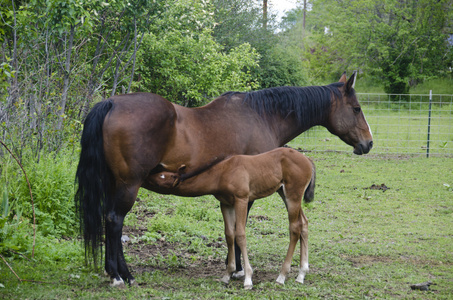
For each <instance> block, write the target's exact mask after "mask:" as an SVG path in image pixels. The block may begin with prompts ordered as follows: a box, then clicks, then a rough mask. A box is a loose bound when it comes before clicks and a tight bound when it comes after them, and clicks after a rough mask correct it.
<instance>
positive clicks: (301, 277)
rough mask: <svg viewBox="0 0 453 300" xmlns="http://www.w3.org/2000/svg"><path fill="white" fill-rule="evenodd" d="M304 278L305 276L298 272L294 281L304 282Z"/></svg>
mask: <svg viewBox="0 0 453 300" xmlns="http://www.w3.org/2000/svg"><path fill="white" fill-rule="evenodd" d="M304 278H305V275H302V274H299V276H297V278H296V282H299V283H304Z"/></svg>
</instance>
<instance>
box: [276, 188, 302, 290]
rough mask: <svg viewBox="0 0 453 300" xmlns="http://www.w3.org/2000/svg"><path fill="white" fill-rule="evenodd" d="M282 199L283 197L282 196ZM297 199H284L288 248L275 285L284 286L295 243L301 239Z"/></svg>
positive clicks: (299, 212) (300, 221) (299, 202)
mask: <svg viewBox="0 0 453 300" xmlns="http://www.w3.org/2000/svg"><path fill="white" fill-rule="evenodd" d="M282 198H283V196H282ZM301 198H302V197H298V199H299V201H297V200H296V201H292V200H291V199H289V198H284V200H285V204H286V209H287V210H288V220H289V235H290V236H289V246H288V252H287V253H286V258H285V261H284V262H283V266H282V269H281V270H280V275H279V276H278V278H277V283H280V284H284V283H285V280H286V276H287V275H288V273H289V271H290V270H291V260H292V258H293V254H294V250H295V248H296V244H297V241H298V240H299V239H300V237H301V233H302V220H301V210H302V209H301V206H300V204H301V200H302V199H301Z"/></svg>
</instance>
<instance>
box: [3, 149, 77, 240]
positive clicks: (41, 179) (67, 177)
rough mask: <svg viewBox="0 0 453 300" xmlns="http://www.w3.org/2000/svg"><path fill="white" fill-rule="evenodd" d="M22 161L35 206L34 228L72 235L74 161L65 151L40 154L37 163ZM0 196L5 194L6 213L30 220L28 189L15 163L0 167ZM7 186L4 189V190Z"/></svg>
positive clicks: (75, 220)
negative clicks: (1, 189)
mask: <svg viewBox="0 0 453 300" xmlns="http://www.w3.org/2000/svg"><path fill="white" fill-rule="evenodd" d="M22 164H24V165H25V166H26V168H25V169H26V172H27V176H28V179H29V181H30V185H31V190H32V194H33V201H34V205H35V215H36V224H37V229H38V231H40V232H41V233H42V234H43V235H52V236H61V235H68V236H72V235H74V234H76V233H77V232H78V222H77V215H76V214H75V207H74V203H73V202H74V200H73V198H74V173H75V163H74V162H73V161H72V159H71V156H70V155H69V154H68V153H64V154H63V153H62V154H60V155H55V154H54V153H53V154H44V155H43V156H42V157H41V160H40V161H39V162H35V161H33V160H32V159H25V160H24V161H23V162H22ZM1 171H2V182H3V183H4V190H3V191H2V193H3V195H5V193H7V194H8V202H9V204H10V216H9V220H11V218H12V215H21V216H22V217H24V218H26V219H28V220H30V222H32V220H33V209H32V204H31V198H30V191H29V187H28V184H27V182H26V179H25V177H24V175H23V173H22V171H21V170H20V169H19V168H18V167H17V166H16V165H15V162H14V161H13V162H9V163H8V164H5V168H3V169H2V170H1ZM6 187H7V189H6Z"/></svg>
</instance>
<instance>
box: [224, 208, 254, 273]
mask: <svg viewBox="0 0 453 300" xmlns="http://www.w3.org/2000/svg"><path fill="white" fill-rule="evenodd" d="M253 203H254V201H250V202H249V203H248V204H247V219H248V217H249V213H250V209H251V208H252V205H253ZM246 223H247V220H246ZM234 256H235V258H236V272H234V273H233V275H232V277H233V278H241V277H243V276H244V270H243V269H242V264H241V248H239V246H238V243H236V241H234ZM227 262H228V257H227V259H226V260H225V264H226V263H227Z"/></svg>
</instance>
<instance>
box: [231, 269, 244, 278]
mask: <svg viewBox="0 0 453 300" xmlns="http://www.w3.org/2000/svg"><path fill="white" fill-rule="evenodd" d="M244 276H245V273H244V270H242V271H238V272H233V274H232V275H231V277H233V279H242V278H244Z"/></svg>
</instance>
